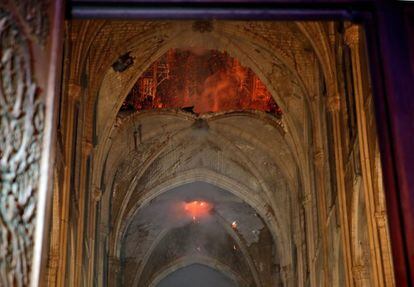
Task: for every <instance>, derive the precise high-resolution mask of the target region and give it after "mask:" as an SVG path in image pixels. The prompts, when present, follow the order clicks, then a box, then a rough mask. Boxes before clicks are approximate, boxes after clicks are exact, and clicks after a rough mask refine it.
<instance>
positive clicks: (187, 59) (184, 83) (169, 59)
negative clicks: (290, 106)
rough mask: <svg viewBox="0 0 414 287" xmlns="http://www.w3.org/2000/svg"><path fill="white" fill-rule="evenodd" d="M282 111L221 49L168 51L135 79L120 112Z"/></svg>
mask: <svg viewBox="0 0 414 287" xmlns="http://www.w3.org/2000/svg"><path fill="white" fill-rule="evenodd" d="M162 108H181V109H183V110H187V111H192V112H195V113H201V114H202V113H208V112H223V111H231V110H259V111H264V112H268V113H271V114H273V115H274V116H276V117H277V118H279V119H280V118H281V117H282V114H283V113H282V111H281V109H280V108H279V106H278V105H277V103H276V102H275V101H274V100H273V97H272V95H271V94H270V92H269V91H268V90H267V89H266V86H265V85H264V84H263V83H262V81H261V80H260V79H259V78H258V77H257V76H256V75H255V73H254V72H253V71H252V70H251V69H249V68H247V67H244V66H242V65H241V63H240V62H239V61H238V60H236V59H234V58H232V57H230V56H229V55H228V54H227V53H225V52H220V51H216V50H202V53H200V51H195V50H194V49H188V50H185V49H171V50H169V51H168V52H167V53H166V54H164V56H162V57H161V58H160V59H158V60H157V61H156V62H155V63H154V64H152V65H151V67H150V68H148V70H146V71H145V72H144V73H143V74H142V76H141V77H140V78H139V79H138V81H137V82H136V84H135V85H134V87H133V88H132V90H131V91H130V93H129V95H128V97H127V99H126V100H125V102H124V103H123V106H122V110H124V111H127V110H133V111H140V110H151V109H162Z"/></svg>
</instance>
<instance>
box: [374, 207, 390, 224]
mask: <svg viewBox="0 0 414 287" xmlns="http://www.w3.org/2000/svg"><path fill="white" fill-rule="evenodd" d="M375 219H376V221H377V225H378V227H380V228H383V227H385V226H386V224H387V215H386V213H385V211H384V210H382V211H377V212H375Z"/></svg>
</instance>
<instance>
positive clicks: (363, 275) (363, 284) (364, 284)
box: [352, 265, 376, 287]
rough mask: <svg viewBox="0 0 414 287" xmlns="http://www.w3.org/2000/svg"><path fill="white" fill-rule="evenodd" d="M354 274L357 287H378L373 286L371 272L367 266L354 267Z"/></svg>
mask: <svg viewBox="0 0 414 287" xmlns="http://www.w3.org/2000/svg"><path fill="white" fill-rule="evenodd" d="M352 273H353V277H354V282H355V287H370V286H376V285H372V284H371V282H370V276H369V271H368V269H367V267H366V266H365V265H356V266H354V267H353V268H352Z"/></svg>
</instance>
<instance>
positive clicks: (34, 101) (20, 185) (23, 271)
mask: <svg viewBox="0 0 414 287" xmlns="http://www.w3.org/2000/svg"><path fill="white" fill-rule="evenodd" d="M48 13H49V1H47V0H39V1H1V3H0V285H1V286H28V285H29V284H36V283H35V282H33V280H32V279H33V277H32V275H33V274H34V273H36V274H35V276H34V278H38V272H39V270H40V268H38V265H37V266H36V267H35V266H34V265H35V264H34V262H35V261H36V262H40V259H39V258H35V257H36V256H37V255H36V256H35V253H34V246H35V233H36V228H37V225H36V216H37V204H38V200H39V192H41V191H40V190H39V184H40V178H41V176H42V175H41V172H40V171H41V160H42V157H43V154H42V150H43V144H44V130H45V129H44V127H45V111H46V99H45V94H46V93H45V90H46V89H45V83H46V78H47V75H48V73H47V65H48V63H49V62H48V61H49V59H48V57H47V56H46V57H44V56H45V55H44V54H43V53H44V52H45V51H46V50H47V48H46V41H47V40H48V34H49V23H48V22H49V17H48V16H49V15H48ZM43 60H44V61H43ZM35 66H37V67H42V68H43V71H42V73H41V76H39V75H40V74H39V75H37V73H36V70H37V68H36V67H35ZM36 75H37V76H36ZM42 226H43V225H42ZM34 269H36V270H35V271H33V270H34Z"/></svg>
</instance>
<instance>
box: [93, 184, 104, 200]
mask: <svg viewBox="0 0 414 287" xmlns="http://www.w3.org/2000/svg"><path fill="white" fill-rule="evenodd" d="M101 198H102V190H101V188H100V187H98V186H94V187H93V199H94V200H95V201H96V202H99V201H100V200H101Z"/></svg>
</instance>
